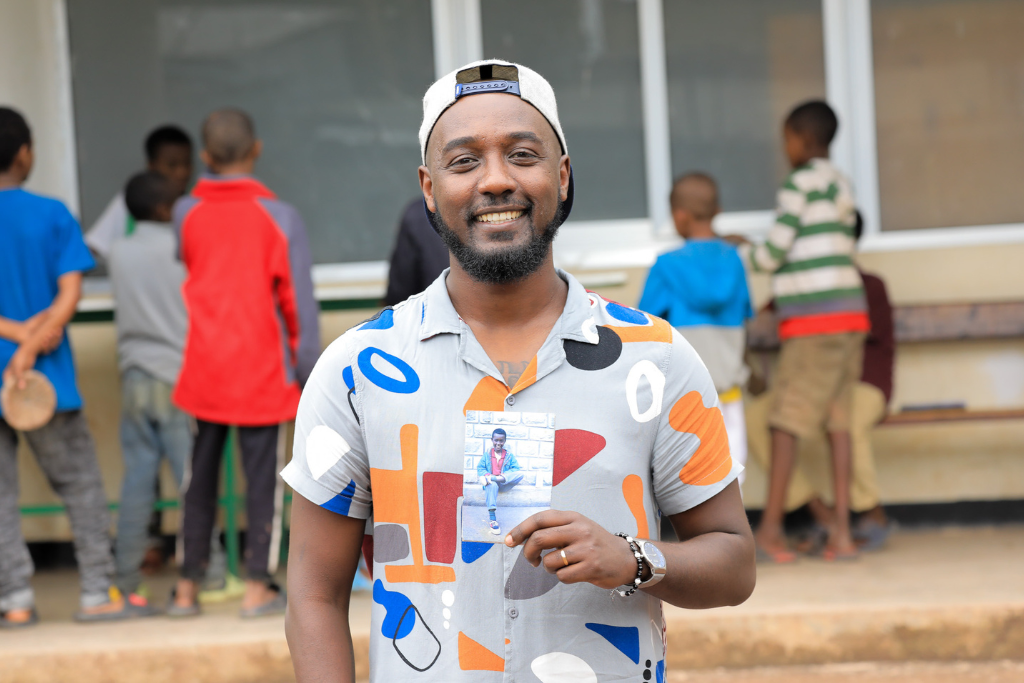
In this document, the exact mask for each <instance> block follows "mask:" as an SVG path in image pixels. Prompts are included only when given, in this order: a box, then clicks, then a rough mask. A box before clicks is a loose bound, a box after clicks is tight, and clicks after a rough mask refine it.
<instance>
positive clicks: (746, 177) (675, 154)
mask: <svg viewBox="0 0 1024 683" xmlns="http://www.w3.org/2000/svg"><path fill="white" fill-rule="evenodd" d="M664 7H665V48H666V52H667V64H666V68H667V71H668V97H669V117H670V118H669V121H670V125H671V129H672V171H673V173H675V174H680V173H684V172H686V171H693V170H700V171H705V172H707V173H710V174H711V175H712V176H714V177H715V178H716V179H717V180H718V183H719V186H720V191H721V198H722V208H723V209H725V210H726V211H748V210H759V209H760V210H763V209H771V208H772V207H773V206H774V205H775V191H776V190H777V189H778V184H779V182H781V180H782V178H783V177H784V175H785V173H786V172H787V171H788V168H787V166H786V161H785V158H784V157H783V154H782V139H781V134H782V133H781V130H782V120H783V118H784V117H785V116H786V114H787V113H788V112H789V110H790V109H791V108H792V107H793V106H794V105H796V104H798V103H799V102H801V101H803V100H807V99H811V98H822V97H824V96H825V57H824V48H823V37H822V36H823V33H822V23H821V22H822V20H821V0H772V2H765V1H764V0H716V1H715V2H705V1H704V0H665V4H664Z"/></svg>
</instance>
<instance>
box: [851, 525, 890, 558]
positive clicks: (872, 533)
mask: <svg viewBox="0 0 1024 683" xmlns="http://www.w3.org/2000/svg"><path fill="white" fill-rule="evenodd" d="M890 531H892V523H889V524H879V523H878V522H876V521H875V520H873V519H869V520H862V521H861V522H860V523H858V524H856V525H855V526H854V528H853V540H854V541H856V542H857V545H858V547H859V548H860V549H861V551H862V552H866V553H869V552H872V551H875V550H881V549H882V548H884V547H885V543H886V541H888V540H889V532H890Z"/></svg>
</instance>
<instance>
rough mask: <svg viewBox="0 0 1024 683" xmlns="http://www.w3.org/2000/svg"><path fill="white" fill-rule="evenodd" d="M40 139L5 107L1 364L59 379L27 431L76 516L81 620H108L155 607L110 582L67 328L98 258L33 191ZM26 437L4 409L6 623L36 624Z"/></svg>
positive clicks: (0, 508)
mask: <svg viewBox="0 0 1024 683" xmlns="http://www.w3.org/2000/svg"><path fill="white" fill-rule="evenodd" d="M32 162H33V157H32V136H31V132H30V131H29V127H28V124H27V123H26V122H25V119H24V118H23V117H22V116H21V115H20V114H19V113H18V112H16V111H14V110H13V109H8V108H6V107H0V368H3V381H4V383H12V382H13V383H21V382H22V381H23V377H24V374H25V373H26V372H28V371H29V370H31V369H33V368H35V369H36V370H38V371H39V372H42V373H43V374H44V375H46V377H47V378H48V379H49V380H50V382H51V383H52V384H53V387H54V389H55V390H56V392H57V410H56V413H55V414H54V416H53V418H51V420H50V421H49V422H48V423H47V424H46V425H44V426H43V427H40V428H39V429H35V430H32V431H30V432H25V433H24V434H23V436H24V437H25V439H26V440H27V441H28V444H29V446H30V447H31V448H32V451H33V453H34V454H35V456H36V460H37V462H38V463H39V466H40V468H41V469H42V470H43V473H44V474H45V475H46V477H47V479H48V480H49V482H50V486H52V487H53V489H54V490H55V491H56V492H57V494H58V495H60V497H61V498H62V499H63V501H64V504H65V506H66V507H67V511H68V517H69V518H70V521H71V530H72V533H73V535H74V541H75V558H76V560H77V561H78V567H79V574H80V581H81V598H80V602H81V609H80V610H79V611H78V613H77V614H76V615H75V619H76V620H78V621H109V620H112V619H123V618H128V617H135V616H144V615H147V614H149V613H151V612H152V610H150V608H149V607H148V606H146V605H145V601H144V600H142V599H141V598H139V597H138V596H134V595H133V596H129V597H128V598H125V597H123V596H121V595H120V594H119V593H118V591H117V590H116V589H115V588H113V587H112V584H111V576H112V574H113V573H114V561H113V557H112V555H111V552H110V539H109V537H108V535H107V530H108V529H109V528H110V518H109V513H108V511H107V497H106V493H105V492H104V490H103V480H102V477H101V475H100V469H99V463H98V462H97V461H96V448H95V446H94V445H93V441H92V437H91V435H90V434H89V429H88V426H87V425H86V422H85V418H84V417H83V416H82V411H81V408H82V397H81V396H80V395H79V393H78V387H77V386H76V384H75V364H74V358H73V357H72V355H71V344H70V343H69V341H68V335H67V332H66V331H65V329H64V328H65V327H66V325H67V324H68V322H69V321H70V320H71V318H72V316H73V315H74V314H75V307H76V306H77V304H78V298H79V296H80V294H81V288H82V273H83V271H87V270H89V269H91V268H92V267H93V265H94V264H93V259H92V256H90V254H89V250H88V249H87V248H86V246H85V242H83V241H82V235H81V232H80V231H79V228H78V222H77V221H76V220H75V218H74V217H73V216H72V215H71V213H70V212H69V211H68V209H67V207H65V206H64V205H63V204H62V203H60V202H59V201H57V200H55V199H49V198H46V197H40V196H39V195H36V194H32V193H31V192H26V191H25V190H23V189H21V185H22V184H23V183H24V182H25V180H26V179H27V178H28V175H29V173H30V172H31V170H32ZM17 448H18V434H17V432H15V430H14V429H13V428H12V427H11V426H10V425H9V424H7V422H6V421H5V420H4V419H3V415H2V413H0V627H4V628H16V627H19V626H28V625H30V624H32V623H34V622H35V621H36V620H37V617H36V612H35V595H34V593H33V591H32V585H31V583H30V581H31V578H32V573H33V571H34V568H33V566H32V559H31V557H30V556H29V553H28V548H27V547H26V545H25V539H24V537H23V536H22V535H21V519H20V515H19V511H18V460H17Z"/></svg>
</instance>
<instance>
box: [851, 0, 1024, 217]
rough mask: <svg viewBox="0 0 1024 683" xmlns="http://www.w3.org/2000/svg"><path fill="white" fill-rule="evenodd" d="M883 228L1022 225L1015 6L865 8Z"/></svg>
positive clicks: (1023, 96) (1022, 123)
mask: <svg viewBox="0 0 1024 683" xmlns="http://www.w3.org/2000/svg"><path fill="white" fill-rule="evenodd" d="M871 28H872V38H873V40H872V43H873V49H874V62H875V111H876V117H877V135H878V181H879V193H880V201H881V213H882V220H881V227H882V229H883V230H906V229H912V228H941V227H953V226H970V225H992V224H999V223H1024V202H1022V201H1021V179H1022V178H1024V41H1022V40H1021V38H1022V36H1024V3H1022V2H1019V1H1015V0H1009V1H1007V0H993V1H987V0H960V1H957V0H913V1H908V0H886V1H885V2H873V3H871Z"/></svg>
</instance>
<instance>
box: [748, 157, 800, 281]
mask: <svg viewBox="0 0 1024 683" xmlns="http://www.w3.org/2000/svg"><path fill="white" fill-rule="evenodd" d="M777 204H778V207H777V209H776V218H775V225H773V226H772V229H771V230H770V231H769V232H768V239H767V240H765V243H764V244H762V245H758V246H756V247H754V248H753V249H751V251H750V266H751V268H752V269H753V270H754V271H756V272H762V273H774V272H775V271H776V270H778V269H779V268H781V267H782V264H784V263H785V262H786V255H787V254H788V253H789V250H790V249H792V248H793V242H794V241H795V240H796V236H797V232H798V230H799V228H800V215H801V214H802V213H803V211H804V208H805V207H806V205H807V197H806V195H805V194H804V193H803V192H801V191H800V190H799V189H798V188H797V187H796V185H794V184H793V179H792V176H790V178H788V179H787V180H786V183H785V184H784V185H783V186H782V188H781V189H780V190H779V194H778V199H777Z"/></svg>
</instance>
